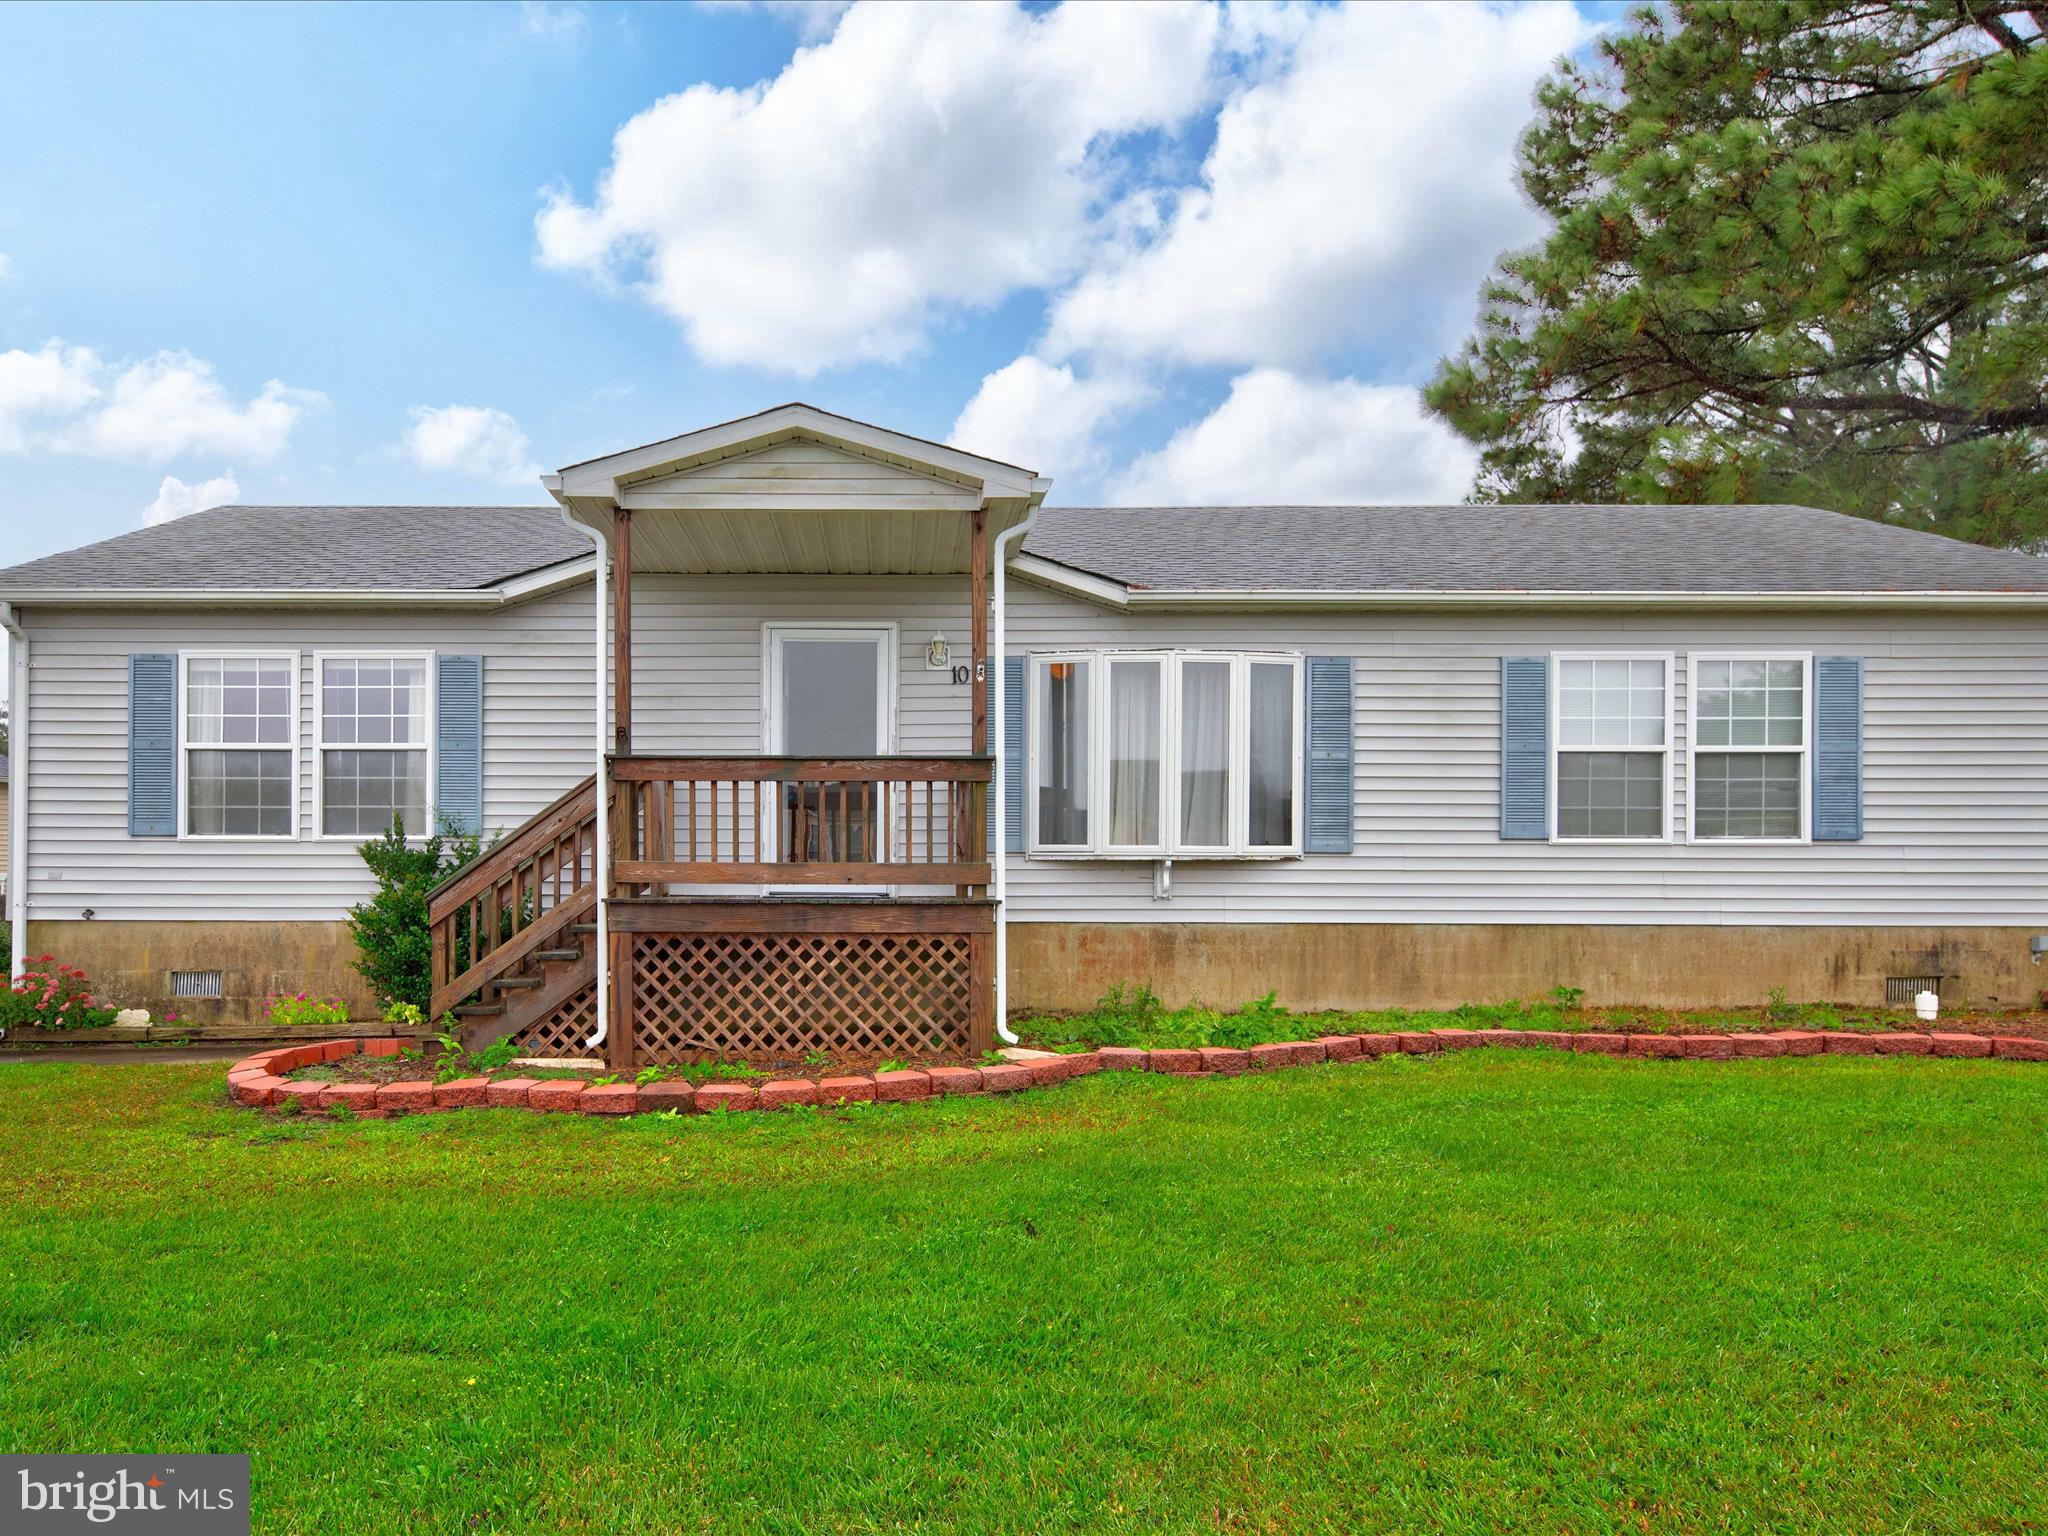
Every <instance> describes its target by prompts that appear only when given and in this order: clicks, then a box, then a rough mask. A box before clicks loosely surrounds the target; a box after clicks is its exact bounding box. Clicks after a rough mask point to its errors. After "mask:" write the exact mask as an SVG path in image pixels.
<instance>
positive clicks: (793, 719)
mask: <svg viewBox="0 0 2048 1536" xmlns="http://www.w3.org/2000/svg"><path fill="white" fill-rule="evenodd" d="M767 640H768V644H767V662H768V666H767V674H768V675H767V677H766V678H765V679H764V682H765V685H766V696H767V706H768V707H767V714H766V722H765V724H766V729H765V731H764V732H763V734H764V736H765V738H766V740H765V742H764V746H765V747H766V749H767V751H768V752H769V753H771V754H773V755H775V756H778V757H810V758H838V757H886V756H887V755H889V754H890V753H891V752H893V751H895V749H896V719H895V716H896V709H895V703H896V686H895V684H896V626H895V625H893V624H770V625H768V626H767ZM846 789H847V790H848V791H849V793H847V794H845V795H844V796H842V794H841V791H840V789H839V788H838V787H837V786H825V787H823V788H821V789H810V790H805V791H802V792H799V791H798V790H797V788H796V786H795V785H781V786H775V787H774V788H773V789H772V791H771V793H772V794H773V795H774V797H775V801H776V803H775V804H774V805H772V806H766V807H764V808H763V809H764V811H766V812H767V814H769V815H771V816H773V817H774V820H775V823H776V825H777V826H778V827H779V829H780V830H779V831H778V833H777V837H776V851H777V855H778V856H779V857H780V858H783V859H802V860H805V861H808V862H812V863H818V862H824V863H845V862H853V863H868V862H872V861H874V860H877V859H882V858H885V857H886V856H887V842H888V838H889V825H890V820H889V810H888V806H887V805H886V803H885V802H884V801H883V800H882V798H881V795H880V791H881V786H880V785H872V786H867V787H866V797H865V798H863V787H862V786H860V785H857V784H856V785H848V786H846ZM809 889H810V890H811V891H812V892H813V893H814V894H824V892H825V891H828V890H829V891H841V892H843V891H845V890H847V889H848V887H845V886H830V887H824V888H820V887H816V886H813V887H809ZM860 889H866V890H875V889H881V887H861V888H860Z"/></svg>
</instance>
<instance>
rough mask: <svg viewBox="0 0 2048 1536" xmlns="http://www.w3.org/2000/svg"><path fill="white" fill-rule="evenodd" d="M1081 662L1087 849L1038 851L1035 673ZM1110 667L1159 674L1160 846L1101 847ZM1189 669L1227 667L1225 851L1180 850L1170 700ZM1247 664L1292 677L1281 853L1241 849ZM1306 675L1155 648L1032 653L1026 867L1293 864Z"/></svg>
mask: <svg viewBox="0 0 2048 1536" xmlns="http://www.w3.org/2000/svg"><path fill="white" fill-rule="evenodd" d="M1076 661H1079V662H1086V663H1088V665H1089V667H1090V669H1091V671H1090V678H1091V681H1090V690H1091V695H1090V699H1089V706H1088V739H1089V753H1088V814H1089V827H1088V833H1089V841H1088V842H1087V843H1086V844H1080V843H1045V842H1042V841H1040V839H1039V834H1038V785H1039V767H1040V754H1041V752H1042V751H1043V750H1044V741H1045V730H1044V726H1043V722H1042V721H1041V720H1040V718H1039V714H1038V694H1039V687H1040V674H1041V672H1042V670H1043V669H1044V668H1045V667H1047V666H1049V665H1051V664H1053V663H1055V662H1076ZM1115 661H1158V662H1160V663H1161V669H1160V713H1161V716H1162V718H1161V722H1160V738H1159V740H1160V752H1159V775H1160V783H1159V807H1160V809H1159V820H1160V841H1158V842H1156V843H1148V844H1134V845H1125V844H1117V843H1111V842H1110V841H1109V840H1108V838H1109V777H1110V768H1109V719H1110V687H1109V668H1110V663H1112V662H1115ZM1190 661H1207V662H1217V661H1221V662H1227V663H1228V664H1229V666H1230V697H1229V705H1228V712H1229V721H1230V741H1229V757H1228V762H1229V772H1230V804H1229V834H1230V841H1229V843H1228V844H1225V845H1216V846H1208V845H1190V844H1183V843H1182V842H1181V841H1180V768H1181V764H1180V715H1181V708H1180V700H1181V668H1182V666H1183V665H1184V664H1186V663H1187V662H1190ZM1254 663H1260V664H1264V665H1270V666H1284V667H1286V668H1288V669H1289V670H1290V671H1291V672H1292V673H1293V678H1294V710H1293V713H1294V732H1293V740H1292V742H1291V743H1290V753H1289V758H1288V774H1289V778H1288V782H1289V784H1291V785H1292V786H1293V794H1292V795H1291V796H1290V809H1291V811H1292V816H1291V820H1290V826H1289V832H1290V840H1289V842H1288V843H1287V844H1286V846H1284V847H1283V846H1279V845H1274V846H1270V847H1266V846H1261V847H1253V846H1252V845H1251V841H1250V839H1251V668H1252V665H1253V664H1254ZM1306 672H1307V668H1306V665H1305V664H1304V662H1303V659H1302V655H1301V653H1300V652H1298V651H1222V650H1206V649H1203V650H1173V649H1169V650H1160V649H1157V648H1149V647H1148V648H1140V647H1130V648H1119V647H1105V648H1102V649H1095V650H1056V651H1034V652H1032V653H1030V656H1029V658H1028V665H1027V666H1026V668H1025V701H1026V702H1025V708H1026V718H1027V721H1028V727H1027V730H1026V732H1025V763H1024V783H1025V796H1024V802H1025V804H1024V820H1025V832H1026V836H1025V847H1026V849H1027V850H1028V852H1029V853H1030V854H1031V856H1032V857H1034V858H1045V859H1214V860H1233V861H1240V862H1244V861H1254V860H1260V859H1293V858H1299V857H1301V847H1302V826H1303V815H1304V810H1305V808H1304V806H1303V804H1302V802H1303V800H1304V799H1305V798H1306V797H1305V796H1304V795H1303V793H1302V784H1301V772H1302V761H1303V753H1304V751H1305V750H1306V734H1307V728H1308V722H1307V698H1306V682H1307V680H1306Z"/></svg>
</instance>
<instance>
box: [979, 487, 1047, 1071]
mask: <svg viewBox="0 0 2048 1536" xmlns="http://www.w3.org/2000/svg"><path fill="white" fill-rule="evenodd" d="M1037 521H1038V507H1037V504H1036V503H1033V505H1032V507H1031V510H1030V511H1029V512H1026V513H1025V514H1024V521H1023V522H1021V523H1019V524H1018V525H1017V526H1016V527H1014V528H1007V529H1005V530H1004V531H1003V532H1001V533H999V534H997V535H996V540H995V544H996V569H995V622H994V624H993V625H992V626H991V627H992V628H993V629H994V631H995V635H994V640H993V643H992V644H991V645H990V647H989V650H990V656H989V665H990V666H991V667H993V668H995V679H994V681H995V700H996V707H995V711H994V713H995V717H996V718H995V728H996V729H995V752H996V761H995V781H994V783H993V784H991V785H990V786H989V788H990V798H991V799H993V800H994V801H995V805H994V807H993V811H994V820H995V828H996V847H995V854H994V858H995V866H996V867H995V877H996V880H995V894H996V1033H997V1034H999V1035H1001V1036H1002V1037H1003V1041H1004V1043H1005V1044H1007V1045H1015V1044H1016V1043H1017V1034H1016V1031H1015V1030H1013V1029H1011V1028H1010V908H1009V903H1008V900H1007V897H1008V892H1009V888H1010V872H1009V863H1010V856H1009V846H1010V839H1009V828H1008V827H1006V826H1004V825H1003V814H1004V811H1005V810H1006V809H1007V807H1008V804H1009V785H1008V783H1007V778H1008V776H1007V774H1006V773H1005V772H1004V768H1003V764H1004V762H1005V754H1004V750H1003V748H1004V741H1003V735H1004V732H1003V720H1004V717H1005V716H1006V715H1007V714H1008V713H1009V710H1008V709H1007V708H1006V703H1007V701H1006V699H1005V697H1004V688H1003V670H1004V668H1003V658H1004V657H1005V656H1006V655H1007V654H1008V651H1007V649H1006V648H1005V644H1004V636H1005V626H1004V607H1003V573H1004V572H1005V571H1006V570H1007V569H1008V568H1009V564H1010V555H1011V552H1012V551H1013V550H1014V549H1015V548H1017V547H1018V546H1020V545H1022V544H1023V542H1024V538H1025V535H1027V534H1028V533H1030V532H1031V525H1032V524H1033V523H1035V522H1037ZM984 686H986V685H984ZM1025 707H1026V708H1027V709H1028V708H1029V707H1030V701H1029V700H1026V701H1025Z"/></svg>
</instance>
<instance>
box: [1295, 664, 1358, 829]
mask: <svg viewBox="0 0 2048 1536" xmlns="http://www.w3.org/2000/svg"><path fill="white" fill-rule="evenodd" d="M1355 761H1356V756H1355V753H1354V751H1353V745H1352V711H1351V658H1350V657H1349V656H1311V657H1309V658H1308V750H1307V751H1306V752H1304V753H1303V754H1302V769H1301V771H1302V807H1303V812H1302V842H1301V846H1302V851H1303V852H1305V853H1349V852H1351V823H1352V810H1353V804H1354V802H1353V798H1352V793H1351V785H1352V773H1353V765H1354V763H1355Z"/></svg>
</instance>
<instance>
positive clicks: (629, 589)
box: [612, 507, 633, 757]
mask: <svg viewBox="0 0 2048 1536" xmlns="http://www.w3.org/2000/svg"><path fill="white" fill-rule="evenodd" d="M612 694H613V698H612V750H613V751H614V752H616V753H618V755H619V756H621V757H631V756H632V755H633V514H632V513H631V512H629V511H627V510H626V509H625V508H624V507H615V508H613V509H612Z"/></svg>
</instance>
